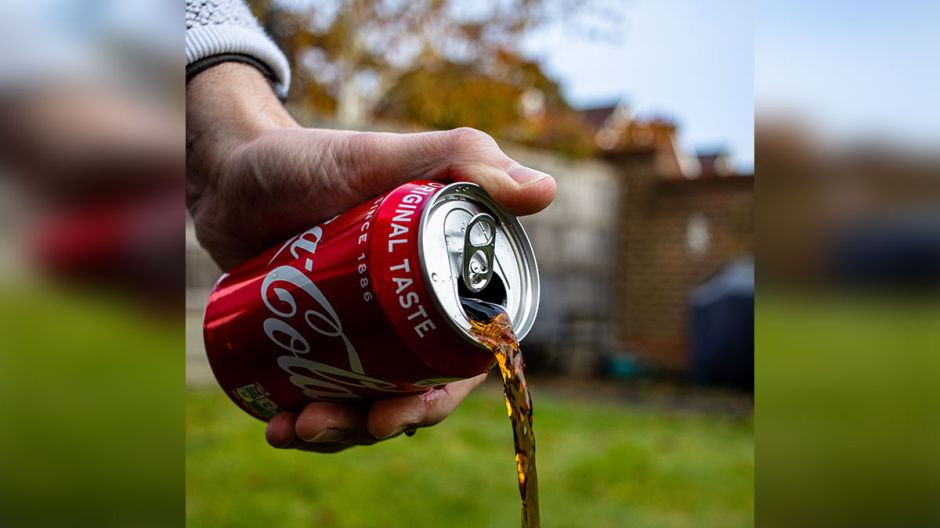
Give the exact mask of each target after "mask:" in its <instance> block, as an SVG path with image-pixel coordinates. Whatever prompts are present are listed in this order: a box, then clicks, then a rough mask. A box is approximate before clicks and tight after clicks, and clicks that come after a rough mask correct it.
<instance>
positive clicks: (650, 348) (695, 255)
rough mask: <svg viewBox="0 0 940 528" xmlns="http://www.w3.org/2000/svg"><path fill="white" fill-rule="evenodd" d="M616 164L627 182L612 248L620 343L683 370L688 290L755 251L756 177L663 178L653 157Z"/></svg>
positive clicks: (656, 362) (659, 363) (657, 363)
mask: <svg viewBox="0 0 940 528" xmlns="http://www.w3.org/2000/svg"><path fill="white" fill-rule="evenodd" d="M615 163H616V165H617V166H618V167H619V168H620V170H621V172H622V175H623V177H624V178H625V180H626V191H625V192H624V193H623V195H622V199H621V208H620V214H619V232H620V243H619V244H618V245H617V249H616V250H617V251H618V253H619V258H618V263H617V267H616V271H615V274H616V291H617V299H618V303H617V306H616V307H615V311H616V325H615V326H616V335H617V342H618V345H619V347H620V348H621V349H622V350H624V351H627V352H629V353H631V354H633V355H635V356H637V357H639V358H641V359H643V360H645V361H647V362H649V363H651V364H653V365H654V366H656V367H659V368H662V369H666V370H676V371H683V370H685V369H686V367H687V365H688V359H687V358H688V315H689V308H688V300H689V295H690V293H691V291H692V289H693V288H694V287H695V286H696V285H698V284H699V283H701V282H702V281H703V280H705V279H706V278H708V277H709V276H710V275H712V274H713V273H715V272H716V271H718V270H719V269H720V268H721V267H722V266H723V265H724V264H725V263H727V262H728V260H730V259H731V258H733V257H735V256H738V255H742V254H752V253H753V247H754V239H753V214H754V179H753V177H748V176H728V177H710V178H700V179H677V178H664V177H663V176H662V175H661V174H660V172H659V171H657V169H656V164H655V163H654V154H652V153H651V154H646V155H633V156H629V157H625V158H622V159H619V160H616V161H615Z"/></svg>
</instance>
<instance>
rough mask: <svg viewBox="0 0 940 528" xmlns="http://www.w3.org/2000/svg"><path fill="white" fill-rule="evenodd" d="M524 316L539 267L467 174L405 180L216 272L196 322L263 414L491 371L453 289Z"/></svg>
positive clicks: (524, 324)
mask: <svg viewBox="0 0 940 528" xmlns="http://www.w3.org/2000/svg"><path fill="white" fill-rule="evenodd" d="M463 297H470V298H477V299H481V300H485V301H489V302H495V303H498V304H501V305H502V306H504V307H505V309H506V311H507V313H508V314H509V317H510V319H511V320H512V322H513V327H514V329H515V331H516V334H517V336H518V337H519V338H520V339H522V338H523V337H525V335H526V333H528V331H529V330H530V329H531V328H532V324H533V322H534V320H535V315H536V311H537V309H538V298H539V278H538V270H537V267H536V262H535V255H534V254H533V252H532V247H531V245H530V243H529V240H528V238H527V237H526V234H525V232H524V231H523V229H522V226H521V224H520V223H519V221H518V220H517V219H516V218H515V217H513V216H511V215H508V214H506V213H505V212H503V211H502V210H501V209H500V208H499V207H498V206H497V205H496V204H495V203H494V202H493V200H492V199H491V198H490V197H489V196H488V195H487V194H486V193H485V191H483V189H482V188H481V187H479V186H477V185H475V184H471V183H452V184H444V183H440V182H435V181H414V182H410V183H406V184H404V185H401V186H399V187H398V188H396V189H394V190H392V191H390V192H388V193H386V194H384V195H382V196H379V197H377V198H375V199H373V200H370V201H368V202H366V203H363V204H360V205H359V206H356V207H354V208H353V209H351V210H349V211H347V212H344V213H341V214H339V215H337V216H335V217H333V218H331V219H330V220H327V221H326V222H323V223H322V224H320V225H317V226H314V227H312V228H310V229H308V230H306V231H304V232H302V233H300V234H298V235H296V236H294V237H293V238H291V239H289V240H287V241H286V242H284V243H283V244H281V245H279V246H277V247H274V248H271V249H270V250H268V251H267V252H265V253H262V254H261V255H258V256H257V257H255V258H253V259H251V260H249V261H247V262H245V263H243V264H241V265H240V266H238V267H236V268H234V269H232V270H231V271H230V272H229V273H226V274H224V275H223V276H222V277H221V278H220V279H219V281H218V282H217V283H216V285H215V287H214V288H213V291H212V293H211V295H210V297H209V302H208V304H207V306H206V315H205V322H204V326H203V333H204V338H205V347H206V353H207V355H208V359H209V364H210V365H211V367H212V371H213V373H214V375H215V377H216V380H218V382H219V384H220V385H221V386H222V389H223V390H224V391H225V392H226V394H228V396H229V397H230V398H231V399H232V400H233V401H234V402H235V403H236V404H237V405H238V406H239V407H241V408H242V409H243V410H245V411H246V412H248V413H249V414H251V415H252V416H255V417H257V418H259V419H261V420H265V421H266V420H269V419H270V418H271V417H272V416H274V415H275V414H276V413H278V412H280V411H299V410H300V409H302V408H303V407H304V406H305V405H306V404H308V403H310V402H311V401H332V402H349V401H356V400H377V399H382V398H389V397H394V396H400V395H404V394H414V393H419V392H422V391H425V390H428V389H429V388H431V387H435V386H439V385H442V384H444V383H448V382H451V381H455V380H459V379H464V378H468V377H472V376H475V375H477V374H480V373H482V372H485V371H487V370H488V369H489V368H490V367H491V366H492V365H493V363H494V359H493V357H492V355H491V354H490V353H489V352H488V351H487V350H486V349H485V348H483V346H482V345H480V344H479V343H478V342H477V341H476V340H475V339H474V338H473V337H472V336H471V334H470V320H469V318H468V316H467V314H466V313H465V312H464V310H463V309H462V307H461V301H460V300H461V298H463Z"/></svg>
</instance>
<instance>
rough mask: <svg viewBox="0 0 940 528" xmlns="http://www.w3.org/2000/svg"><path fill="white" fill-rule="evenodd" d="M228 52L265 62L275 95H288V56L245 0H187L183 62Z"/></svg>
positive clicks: (191, 62)
mask: <svg viewBox="0 0 940 528" xmlns="http://www.w3.org/2000/svg"><path fill="white" fill-rule="evenodd" d="M227 53H234V54H239V55H248V56H250V57H253V58H254V59H257V60H259V61H261V62H262V63H264V64H266V65H267V66H268V67H269V68H270V69H271V72H273V74H274V77H275V88H276V90H277V92H278V95H280V96H281V97H285V96H286V95H287V87H288V86H289V85H290V67H289V66H288V64H287V58H286V57H285V56H284V53H283V52H282V51H281V50H280V49H278V47H277V46H276V45H275V44H274V42H273V41H272V40H271V39H270V37H268V35H267V34H265V32H264V30H263V29H262V28H261V25H260V24H259V23H258V21H257V20H256V19H255V17H254V15H252V14H251V10H250V9H248V6H247V5H245V2H244V0H186V64H187V65H190V64H193V63H195V62H197V61H199V60H200V59H204V58H206V57H212V56H213V55H221V54H227Z"/></svg>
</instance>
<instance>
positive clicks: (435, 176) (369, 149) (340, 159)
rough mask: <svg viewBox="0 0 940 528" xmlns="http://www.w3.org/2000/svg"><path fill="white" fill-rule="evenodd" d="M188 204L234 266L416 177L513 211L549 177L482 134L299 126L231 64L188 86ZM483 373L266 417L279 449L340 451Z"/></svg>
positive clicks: (263, 83) (537, 195)
mask: <svg viewBox="0 0 940 528" xmlns="http://www.w3.org/2000/svg"><path fill="white" fill-rule="evenodd" d="M186 112H187V138H186V140H187V205H188V207H189V209H190V212H191V214H192V216H193V222H194V224H195V228H196V236H197V238H198V239H199V241H200V243H201V244H202V245H203V247H205V248H206V250H207V251H208V252H209V254H210V255H211V256H212V257H213V259H215V261H216V262H217V263H218V264H219V265H220V266H221V267H222V268H223V269H230V268H231V267H233V266H236V265H237V264H239V263H240V262H243V261H245V260H246V259H248V258H250V257H252V256H254V255H257V254H259V253H261V252H262V251H264V250H266V249H268V248H270V247H271V246H273V245H275V244H277V243H279V242H282V241H283V240H285V239H287V238H289V237H290V236H292V235H294V234H296V233H297V232H299V231H301V230H303V229H306V228H308V227H310V226H312V225H316V224H317V223H320V222H322V221H324V220H326V219H328V218H330V217H331V216H333V215H335V214H337V213H340V212H342V211H345V210H348V209H350V208H352V207H353V206H355V205H358V204H360V203H362V202H364V201H366V200H368V199H369V198H372V197H374V196H376V195H379V194H381V193H383V192H386V191H389V190H391V189H393V188H395V187H397V186H398V185H400V184H402V183H405V182H408V181H412V180H417V179H429V180H450V181H468V182H473V183H477V184H479V185H480V186H482V187H483V188H484V189H485V190H486V191H487V192H488V193H489V194H490V196H492V197H493V199H494V200H495V201H496V202H497V203H498V204H499V205H500V206H502V207H503V208H504V209H505V210H506V211H508V212H510V213H512V214H516V215H524V214H531V213H535V212H537V211H540V210H542V209H544V208H545V207H547V206H548V204H549V203H551V201H552V199H553V198H554V195H555V181H554V180H553V179H552V178H551V177H550V176H549V175H547V174H544V173H542V172H538V171H535V170H533V169H529V168H527V167H523V166H522V165H520V164H519V163H517V162H515V161H513V160H512V159H510V158H509V157H508V156H506V155H505V154H504V153H503V152H502V151H501V150H500V149H499V147H498V146H497V144H496V142H495V141H493V139H492V138H491V137H490V136H488V135H486V134H484V133H483V132H480V131H478V130H473V129H468V128H463V129H456V130H451V131H447V132H428V133H420V134H389V133H375V132H352V131H339V130H322V129H307V128H302V127H300V126H299V125H298V124H297V123H296V121H294V119H293V118H292V117H291V116H290V115H289V114H288V113H287V112H286V110H285V109H284V107H283V106H282V105H281V104H280V102H279V101H278V100H277V98H276V97H275V95H274V92H273V91H272V90H271V88H270V86H269V84H268V82H267V80H266V79H264V77H263V76H262V75H261V74H260V73H259V72H258V71H257V70H255V69H254V68H252V67H250V66H246V65H243V64H236V63H226V64H221V65H219V66H215V67H213V68H211V69H209V70H207V71H205V72H203V73H200V74H199V75H198V76H196V77H195V78H194V79H192V80H191V81H190V82H189V84H188V86H187V104H186ZM485 377H486V376H485V374H483V375H480V376H477V377H475V378H471V379H467V380H462V381H458V382H455V383H451V384H448V385H446V386H445V387H443V388H440V389H434V390H431V391H429V392H426V393H423V394H419V395H413V396H405V397H399V398H391V399H387V400H382V401H378V402H375V403H373V404H372V405H371V407H369V408H363V407H358V406H355V405H348V404H334V403H323V402H317V403H311V404H310V405H308V406H307V407H306V408H305V409H304V410H303V411H301V412H300V413H299V414H295V413H281V414H278V415H277V416H275V417H274V418H272V419H271V421H270V422H269V423H268V427H267V432H266V437H267V440H268V443H270V444H271V445H272V446H274V447H283V448H300V449H305V450H312V451H320V452H335V451H338V450H341V449H344V448H346V447H350V446H352V445H368V444H372V443H375V442H377V441H378V440H380V439H384V438H390V437H393V436H396V435H398V434H400V433H401V432H404V431H406V430H411V431H413V430H414V429H415V428H417V427H424V426H429V425H434V424H436V423H438V422H440V421H441V420H443V419H444V418H445V417H446V416H447V415H448V414H450V413H451V412H452V411H453V410H454V408H456V407H457V405H458V404H459V403H460V402H461V401H462V400H463V398H464V397H466V395H467V394H469V392H470V391H471V390H472V389H473V388H474V387H476V386H477V385H479V384H480V383H482V381H483V380H484V379H485Z"/></svg>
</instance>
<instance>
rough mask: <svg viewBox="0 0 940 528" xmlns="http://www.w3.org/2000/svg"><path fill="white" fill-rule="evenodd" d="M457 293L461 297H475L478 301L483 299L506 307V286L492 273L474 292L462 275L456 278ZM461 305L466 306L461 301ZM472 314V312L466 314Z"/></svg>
mask: <svg viewBox="0 0 940 528" xmlns="http://www.w3.org/2000/svg"><path fill="white" fill-rule="evenodd" d="M457 295H458V296H459V297H460V298H461V299H476V300H479V301H484V302H487V303H490V304H498V305H499V306H502V307H503V308H504V309H505V308H506V304H507V298H506V287H505V286H504V285H503V280H502V279H501V278H500V277H499V275H497V274H495V273H494V274H493V275H492V276H491V277H490V281H489V283H488V284H487V285H486V287H484V288H483V289H482V290H480V291H478V292H475V291H471V290H470V288H468V287H467V285H466V284H465V283H464V281H463V277H460V278H458V279H457ZM461 304H462V306H464V307H465V306H466V305H465V304H463V303H461ZM468 315H472V314H468Z"/></svg>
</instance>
